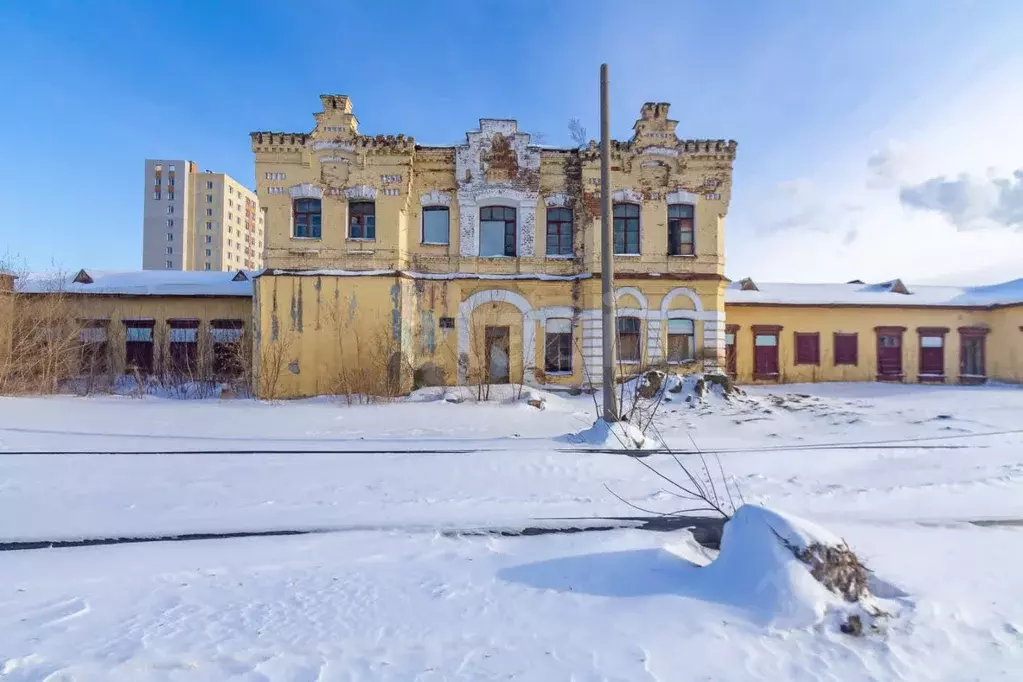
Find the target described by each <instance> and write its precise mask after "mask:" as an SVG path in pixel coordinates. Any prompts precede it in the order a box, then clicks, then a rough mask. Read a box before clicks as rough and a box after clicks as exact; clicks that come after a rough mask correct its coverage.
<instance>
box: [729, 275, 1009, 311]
mask: <svg viewBox="0 0 1023 682" xmlns="http://www.w3.org/2000/svg"><path fill="white" fill-rule="evenodd" d="M744 283H746V286H743V284H744ZM749 283H752V280H742V282H732V283H731V284H729V285H728V289H727V290H726V291H725V303H726V304H749V305H756V304H760V305H864V306H936V307H953V308H954V307H987V306H1002V305H1014V304H1023V278H1020V279H1015V280H1012V281H1010V282H1003V283H1002V284H991V285H988V286H975V287H954V286H916V285H913V284H903V283H902V281H901V280H897V279H896V280H891V281H889V282H881V283H879V284H864V283H862V282H849V283H847V284H780V283H774V282H757V283H756V284H755V286H754V287H752V288H751V287H750V286H749V285H748V284H749Z"/></svg>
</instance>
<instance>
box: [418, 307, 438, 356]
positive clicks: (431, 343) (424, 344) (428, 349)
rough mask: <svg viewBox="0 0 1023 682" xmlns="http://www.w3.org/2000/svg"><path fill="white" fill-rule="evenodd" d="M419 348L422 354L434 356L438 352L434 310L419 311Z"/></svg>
mask: <svg viewBox="0 0 1023 682" xmlns="http://www.w3.org/2000/svg"><path fill="white" fill-rule="evenodd" d="M419 347H420V352H423V353H429V354H430V355H433V354H434V353H435V352H436V350H437V341H436V325H435V324H434V320H433V311H432V310H420V311H419Z"/></svg>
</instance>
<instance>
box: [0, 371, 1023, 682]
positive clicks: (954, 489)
mask: <svg viewBox="0 0 1023 682" xmlns="http://www.w3.org/2000/svg"><path fill="white" fill-rule="evenodd" d="M545 407H546V409H544V410H542V411H541V410H536V409H534V408H532V407H529V406H527V405H525V404H523V403H518V404H502V403H491V404H472V403H462V404H451V403H448V402H444V401H441V400H437V401H422V402H402V403H396V404H390V405H375V406H356V407H349V406H345V405H343V404H341V403H339V402H338V401H335V400H327V399H320V400H314V401H302V402H295V403H285V404H277V405H269V404H261V403H255V402H251V401H242V400H238V401H231V400H227V401H174V400H163V399H153V398H147V399H142V400H136V399H132V398H115V397H110V398H87V399H82V398H71V397H51V398H22V399H0V543H4V542H10V541H17V540H60V539H74V538H98V537H105V538H109V537H121V536H146V535H168V534H185V533H200V532H218V531H263V530H275V529H290V530H300V529H322V530H330V531H334V532H329V533H323V534H316V535H303V536H296V537H264V538H245V539H230V540H203V541H194V542H174V543H150V544H133V545H116V546H97V547H78V548H65V549H43V550H26V551H14V552H0V679H2V680H4V681H5V682H6V681H7V680H19V681H23V680H46V679H49V680H52V681H54V682H56V681H57V680H76V681H78V680H138V681H144V682H147V681H149V680H288V681H300V680H301V681H305V680H309V681H310V682H312V681H313V680H321V681H324V682H326V681H329V680H412V679H417V680H447V679H467V680H477V679H522V680H560V679H575V680H689V679H713V680H746V679H770V680H796V679H855V680H861V679H907V680H918V679H947V680H964V679H976V680H995V679H1006V680H1009V679H1020V678H1021V677H1023V575H1021V572H1020V571H1019V570H1018V566H1019V561H1020V559H1021V558H1023V528H1018V529H1017V528H1016V527H1014V526H1012V525H1005V526H994V527H978V526H975V525H971V524H969V523H967V521H970V520H978V519H1007V520H1011V519H1017V518H1023V434H1021V433H1019V432H1018V431H1019V430H1021V429H1023V389H1019V388H1015V387H977V388H967V387H940V386H939V387H922V386H888V385H874V384H864V385H850V384H833V385H823V384H822V385H806V386H783V387H767V388H755V389H750V390H749V396H748V398H745V399H740V400H737V401H732V402H724V401H722V400H720V399H717V398H713V397H712V398H711V399H709V400H708V402H707V403H706V404H701V405H697V406H696V407H691V406H690V405H689V404H687V403H685V402H680V401H678V400H675V401H672V402H667V403H664V404H663V405H662V406H661V408H660V411H659V413H658V416H657V418H656V420H655V425H656V427H657V430H658V432H659V434H660V437H661V438H662V439H663V440H664V441H665V442H667V443H668V444H669V445H670V446H672V447H673V448H677V449H686V450H691V449H692V448H693V442H691V440H690V439H692V441H695V443H696V445H697V446H699V448H700V449H702V450H705V451H717V450H720V451H723V452H722V454H721V455H720V458H721V462H722V465H723V468H724V469H725V470H726V471H727V472H728V474H729V475H732V476H734V477H735V479H736V480H737V482H738V484H739V486H740V487H741V490H742V494H743V497H744V498H745V500H746V501H747V502H751V501H755V502H757V503H760V504H764V505H767V506H770V507H774V508H777V509H781V510H784V511H786V512H790V513H793V514H796V515H800V516H803V517H806V518H809V519H811V520H813V521H815V522H817V523H819V524H821V525H822V526H824V527H826V528H828V529H830V530H831V531H833V532H835V533H838V534H840V535H841V536H842V537H844V538H845V539H846V540H847V541H848V542H849V543H850V544H851V545H852V546H853V548H854V549H856V550H857V551H858V552H859V553H860V555H861V557H862V558H863V559H864V560H865V561H866V562H867V564H868V566H869V567H870V568H871V569H873V570H874V571H875V572H876V574H877V576H878V577H880V578H881V579H883V580H884V581H885V582H886V583H887V584H888V586H887V588H886V589H888V590H889V591H890V592H891V594H889V595H881V596H892V597H896V598H898V599H899V600H901V601H900V603H902V604H904V606H905V607H904V608H903V609H902V611H901V613H899V614H898V615H897V617H895V618H893V619H892V622H891V624H890V627H889V628H888V630H887V632H885V633H884V634H883V635H872V636H869V637H864V638H851V637H848V636H846V635H842V634H839V633H837V632H834V631H833V629H828V628H825V627H823V626H796V627H793V626H792V625H791V624H787V623H786V622H785V621H784V619H781V618H779V617H778V614H777V613H776V612H775V611H774V610H771V609H766V608H764V606H763V604H761V603H759V602H757V600H755V599H754V600H751V599H747V598H745V597H744V596H743V592H742V590H739V589H735V590H733V589H729V588H728V586H727V585H721V584H715V583H713V582H712V581H708V578H707V574H705V573H701V569H699V568H698V565H699V564H702V563H706V562H707V561H708V560H709V557H707V556H704V553H703V552H702V550H700V549H699V548H698V547H695V546H694V545H693V544H692V543H691V542H690V541H687V537H688V535H687V534H686V533H685V532H678V533H653V532H648V531H640V530H615V531H609V532H591V533H580V534H575V535H547V536H540V537H493V536H471V535H466V536H459V535H452V534H450V533H441V532H440V531H443V530H452V529H454V530H471V529H478V528H494V527H500V528H520V527H524V526H535V525H546V524H552V523H559V522H554V521H550V520H549V519H551V518H553V517H593V516H619V515H632V514H635V513H636V512H635V510H633V509H630V508H629V507H628V506H626V505H625V504H623V503H622V502H620V501H619V500H618V499H616V498H615V497H614V496H613V495H612V494H610V493H609V492H608V491H607V490H606V489H605V485H606V486H608V487H609V488H610V489H611V490H613V491H614V492H615V493H616V494H617V495H620V496H622V497H624V498H626V499H627V500H629V501H631V502H633V503H634V504H637V505H640V506H643V507H649V508H656V509H660V510H664V511H669V510H670V509H672V508H673V507H672V505H673V504H675V505H677V503H678V501H677V500H675V499H674V498H672V497H671V496H670V495H667V494H666V493H665V492H663V491H662V488H664V487H665V485H664V482H663V481H661V480H659V479H658V478H657V477H656V476H655V475H654V474H653V473H651V472H650V471H649V470H647V469H646V468H644V467H643V466H641V465H640V464H639V463H638V462H637V461H635V460H633V459H631V458H629V457H625V456H622V455H615V454H603V453H594V452H583V451H581V450H579V449H578V448H579V447H581V446H579V445H577V444H575V440H574V439H573V438H570V437H569V436H570V434H575V433H578V432H580V431H582V430H584V429H586V428H587V427H589V426H590V424H592V422H593V417H594V405H593V401H592V398H591V397H590V396H585V395H584V396H578V397H573V398H559V397H553V396H552V397H550V398H549V399H548V400H547V403H546V406H545ZM851 443H860V444H862V445H860V446H858V447H857V448H856V449H819V448H816V447H811V446H816V445H821V444H825V445H837V444H851ZM881 443H887V444H889V445H890V446H894V447H880V444H881ZM924 446H927V447H926V448H925V447H924ZM934 446H941V448H940V449H938V448H935V447H934ZM186 450H187V451H194V452H193V454H167V451H186ZM223 450H231V451H233V452H232V453H231V454H216V453H215V452H211V451H223ZM269 450H279V451H292V452H291V454H282V453H268V454H253V452H252V451H269ZM327 450H335V451H336V450H345V451H349V452H346V453H344V454H340V453H327V452H323V451H327ZM367 450H373V451H381V450H392V451H404V452H390V453H380V452H366V451H367ZM410 450H432V451H444V450H448V451H450V450H463V451H466V450H467V452H430V453H417V452H408V451H410ZM57 451H60V452H66V451H74V452H86V451H105V452H109V451H121V452H126V451H131V452H146V453H150V454H122V455H109V454H32V455H28V454H14V453H22V452H37V453H38V452H57ZM161 451H162V452H161ZM352 451H356V452H352ZM357 451H362V452H357ZM643 461H644V462H647V463H649V464H651V465H652V466H654V467H656V468H658V469H660V470H662V471H664V472H666V473H669V474H670V473H671V472H672V468H673V467H675V466H676V465H675V463H674V462H673V461H672V460H671V459H670V458H669V457H666V456H665V455H662V454H655V455H652V456H650V457H648V458H646V459H644V460H643ZM687 461H690V462H692V461H695V460H694V458H692V457H690V458H689V459H688V460H687ZM712 461H713V462H714V465H715V466H716V461H715V460H712ZM48 676H49V677H48Z"/></svg>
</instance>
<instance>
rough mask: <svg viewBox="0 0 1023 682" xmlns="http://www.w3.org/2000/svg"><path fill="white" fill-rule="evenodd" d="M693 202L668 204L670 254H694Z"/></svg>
mask: <svg viewBox="0 0 1023 682" xmlns="http://www.w3.org/2000/svg"><path fill="white" fill-rule="evenodd" d="M694 215H695V211H694V210H693V205H692V204H671V205H669V206H668V255H669V256H692V255H693V254H694V253H696V251H695V248H694V247H695V244H694V239H693V235H694V230H693V217H694Z"/></svg>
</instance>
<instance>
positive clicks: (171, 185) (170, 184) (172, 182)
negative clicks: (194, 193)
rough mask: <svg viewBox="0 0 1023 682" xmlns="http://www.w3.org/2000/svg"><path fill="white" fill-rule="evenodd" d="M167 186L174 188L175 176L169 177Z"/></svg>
mask: <svg viewBox="0 0 1023 682" xmlns="http://www.w3.org/2000/svg"><path fill="white" fill-rule="evenodd" d="M167 186H168V187H173V186H174V176H173V175H171V176H168V177H167Z"/></svg>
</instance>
